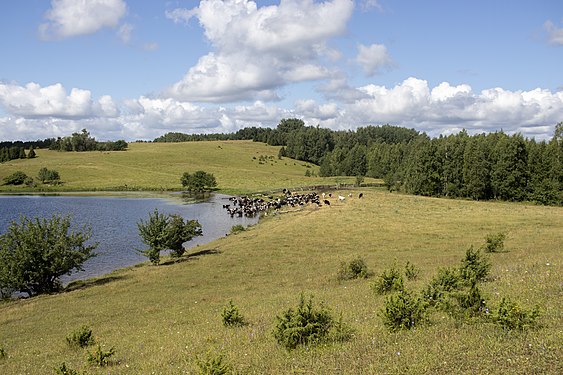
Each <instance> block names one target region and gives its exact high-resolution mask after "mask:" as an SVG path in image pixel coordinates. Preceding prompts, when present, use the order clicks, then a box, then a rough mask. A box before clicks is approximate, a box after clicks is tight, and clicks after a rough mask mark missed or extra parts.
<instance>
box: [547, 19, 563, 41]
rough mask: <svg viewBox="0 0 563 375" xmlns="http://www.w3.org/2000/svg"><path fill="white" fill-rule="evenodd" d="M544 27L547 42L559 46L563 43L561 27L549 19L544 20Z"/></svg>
mask: <svg viewBox="0 0 563 375" xmlns="http://www.w3.org/2000/svg"><path fill="white" fill-rule="evenodd" d="M544 28H545V30H546V31H547V38H548V41H549V43H551V44H555V45H559V46H561V45H563V28H559V27H557V26H555V25H554V24H553V22H551V21H546V22H545V23H544Z"/></svg>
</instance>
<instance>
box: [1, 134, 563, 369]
mask: <svg viewBox="0 0 563 375" xmlns="http://www.w3.org/2000/svg"><path fill="white" fill-rule="evenodd" d="M192 145H195V144H190V145H189V146H192ZM226 145H228V144H226ZM150 146H151V147H155V148H156V147H157V146H155V145H150ZM159 146H160V145H159ZM137 147H138V148H139V149H141V148H142V147H147V146H146V145H138V146H137V145H134V147H133V148H132V150H131V154H134V153H135V152H136V150H137ZM151 147H149V148H148V149H151ZM173 147H180V145H173ZM186 147H188V146H186ZM225 147H228V146H223V148H225ZM264 147H265V146H264ZM265 149H267V147H265ZM217 152H219V151H217ZM262 153H264V151H262ZM248 155H249V154H245V156H241V159H247V158H248ZM96 157H99V158H103V157H105V156H96ZM111 157H112V158H118V155H115V156H113V155H111ZM45 159H47V158H46V157H45ZM45 159H44V160H45ZM149 160H150V159H149ZM172 160H173V158H172V157H170V161H171V162H172ZM241 163H242V162H241ZM280 163H281V164H282V165H283V162H280V161H278V163H277V166H278V167H281V165H280ZM250 165H252V163H250ZM274 166H276V164H275V163H274ZM211 167H212V166H211V165H208V167H207V168H206V169H209V170H210V171H211V172H215V170H212V169H211ZM255 167H256V169H259V167H258V166H255ZM260 167H262V166H260ZM264 167H265V168H266V166H264ZM270 167H272V166H270ZM176 168H177V170H178V171H179V170H183V169H184V168H185V165H179V166H176ZM61 169H62V166H61ZM163 169H164V168H163ZM173 171H174V169H170V171H169V173H171V174H174V173H175V172H173ZM216 171H217V173H218V172H219V171H220V169H217V170H216ZM163 173H164V172H163ZM288 175H291V174H288ZM297 177H298V176H297V175H296V181H298V180H299V179H298V178H297ZM172 180H173V179H172V177H170V181H171V182H170V183H171V184H172ZM240 186H246V185H243V184H242V183H241V185H240ZM270 186H271V185H270ZM245 188H246V187H245ZM359 192H360V191H359V190H358V191H354V192H353V198H347V199H346V201H344V202H336V201H335V200H333V201H332V203H333V204H332V206H331V207H327V206H324V207H321V208H316V207H307V208H305V209H301V210H298V211H295V212H287V213H283V214H279V215H270V216H269V217H267V218H266V219H265V220H263V221H262V222H261V223H260V224H258V225H256V226H254V227H252V228H250V229H249V230H247V231H245V232H243V233H240V234H238V235H231V236H228V237H225V238H222V239H220V240H218V241H215V242H213V243H210V244H208V245H205V246H200V247H198V248H196V249H193V250H192V251H191V253H192V254H196V253H197V254H206V255H199V256H192V257H189V258H187V259H186V261H184V262H180V263H175V264H165V265H161V266H157V267H156V266H149V265H144V266H140V267H134V268H131V269H128V270H121V271H117V272H115V273H113V274H111V275H108V276H107V277H103V278H100V279H98V280H96V281H92V282H90V283H86V284H85V285H84V286H83V287H82V288H78V289H76V290H73V291H69V292H66V293H62V294H59V295H52V296H42V297H37V298H33V299H29V300H20V301H16V302H9V303H4V304H0V327H1V329H0V346H1V347H2V348H4V350H5V353H6V356H5V358H4V359H0V373H2V374H23V373H26V374H50V373H52V369H53V367H55V366H58V365H60V364H61V363H62V362H63V361H64V362H66V364H67V365H69V366H70V367H72V368H75V369H79V370H80V371H81V372H82V371H85V372H86V373H88V374H107V373H112V374H114V373H115V374H151V373H154V374H182V373H197V366H196V361H195V358H196V356H200V357H201V356H204V355H205V353H206V352H208V351H209V352H210V353H213V354H219V353H222V354H223V355H224V358H225V360H226V361H227V362H229V363H230V364H231V365H232V366H233V368H234V370H235V372H236V373H241V374H426V373H433V374H436V373H437V374H561V373H563V365H562V363H563V362H562V358H563V357H562V354H563V350H562V346H561V343H562V342H563V331H562V329H561V327H562V326H563V319H562V318H563V315H562V314H563V298H562V292H563V290H562V285H563V273H562V260H563V256H562V249H563V230H562V223H563V209H562V208H561V207H540V206H531V205H521V204H511V203H496V202H473V201H461V200H448V199H431V198H424V197H416V196H405V195H399V194H390V193H386V192H383V191H378V190H366V189H364V190H363V193H364V198H362V199H361V200H360V199H358V193H359ZM334 193H338V192H333V194H334ZM344 193H348V191H346V192H344ZM204 230H205V228H204ZM499 231H504V232H506V233H507V235H508V237H507V239H506V241H505V247H506V250H507V252H504V253H498V254H491V255H490V259H491V261H492V264H493V267H492V272H491V276H492V278H493V280H492V281H489V282H486V283H484V284H483V285H482V288H483V291H484V292H485V294H486V297H487V303H488V306H489V307H490V308H491V310H493V309H496V308H497V307H498V305H499V302H500V300H501V298H502V297H504V296H509V297H511V299H512V300H513V301H516V302H518V303H519V304H520V305H521V306H523V307H524V308H530V307H532V306H534V305H536V304H537V305H539V306H540V307H541V317H540V327H539V328H537V329H534V330H530V331H528V332H518V331H514V332H508V331H503V330H502V329H501V328H499V327H498V326H496V325H494V324H490V323H479V324H456V322H455V321H454V320H453V319H451V318H450V317H448V316H447V315H446V314H442V313H435V314H433V315H431V321H430V324H428V325H426V326H420V327H418V328H417V329H416V330H414V331H407V332H398V333H390V332H389V331H388V330H387V329H386V328H385V327H384V326H383V323H382V320H381V317H380V316H379V312H380V310H381V308H382V307H383V304H384V301H385V297H384V296H378V295H375V294H374V293H373V292H372V290H371V289H370V283H371V282H373V280H374V278H372V279H368V280H358V281H347V282H341V283H339V282H338V281H337V280H336V272H337V270H338V267H339V264H340V262H341V261H343V260H351V259H352V258H353V257H356V256H361V257H363V258H364V259H365V260H366V262H367V264H368V266H369V267H370V268H371V270H372V271H374V272H375V274H376V275H377V274H380V273H381V272H382V271H383V270H384V269H386V268H388V267H390V266H392V265H393V264H394V263H396V264H397V266H398V267H401V268H402V267H404V264H405V262H406V261H407V260H409V261H410V262H412V263H413V264H415V265H416V267H418V268H419V269H420V275H419V278H418V279H417V280H415V281H406V287H407V288H409V289H411V290H414V291H417V292H418V291H420V290H421V289H422V288H423V287H424V285H426V283H428V281H429V280H430V279H431V278H432V277H433V275H434V274H435V273H436V271H437V269H438V267H442V266H457V265H458V264H459V262H460V260H461V258H462V257H463V255H464V252H465V250H466V249H467V248H468V247H469V246H471V245H474V246H476V247H479V246H480V245H481V244H482V243H483V242H484V237H485V235H487V234H489V233H496V232H499ZM131 251H133V250H131ZM301 292H305V293H307V295H308V294H309V293H311V294H313V295H314V296H315V300H316V301H318V302H320V301H323V302H325V303H326V305H327V306H328V307H329V308H330V309H331V310H332V311H333V313H334V314H335V315H338V314H340V312H342V314H343V318H344V321H346V322H348V323H350V324H351V325H352V327H353V328H355V329H356V334H355V335H354V337H353V338H352V340H350V341H349V342H346V343H343V344H330V345H328V346H322V347H308V348H299V349H297V350H295V351H292V352H288V351H286V350H285V349H283V348H282V347H280V346H279V345H278V344H277V343H276V341H275V340H274V338H273V335H272V331H273V329H274V322H275V317H276V315H278V314H281V312H282V311H283V310H285V309H287V308H289V307H293V306H295V305H296V304H297V301H298V298H299V294H300V293H301ZM229 300H232V301H233V302H234V303H235V304H236V305H237V306H238V307H239V309H240V311H241V313H242V314H243V315H244V316H245V317H246V318H247V320H248V321H249V322H250V325H249V326H247V327H244V328H235V329H232V328H225V327H223V325H222V323H221V311H222V310H223V307H224V306H225V305H226V304H227V303H228V301H229ZM83 324H88V325H90V326H91V328H92V329H93V331H94V334H95V336H96V339H97V340H98V341H99V342H101V343H102V344H103V345H105V348H106V349H108V348H109V347H110V346H114V347H115V350H116V355H115V359H116V360H117V361H118V364H114V365H113V366H111V367H109V368H107V369H97V368H93V367H89V366H88V365H86V362H85V357H86V354H85V352H84V351H82V350H75V349H70V348H69V347H67V345H66V342H65V337H66V336H67V335H68V334H69V333H70V332H72V331H74V330H76V329H77V328H79V327H80V326H81V325H83Z"/></svg>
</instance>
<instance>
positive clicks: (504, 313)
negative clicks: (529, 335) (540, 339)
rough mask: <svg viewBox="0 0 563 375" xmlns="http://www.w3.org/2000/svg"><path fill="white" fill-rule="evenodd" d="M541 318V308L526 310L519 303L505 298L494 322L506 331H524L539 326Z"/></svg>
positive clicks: (494, 317)
mask: <svg viewBox="0 0 563 375" xmlns="http://www.w3.org/2000/svg"><path fill="white" fill-rule="evenodd" d="M539 316H540V311H539V306H535V307H534V308H533V309H532V310H525V309H523V308H521V307H520V306H519V305H518V304H517V303H515V302H512V301H511V300H510V298H508V297H506V298H504V297H503V299H502V300H501V302H500V305H499V308H498V310H497V311H496V313H495V314H494V316H493V320H494V321H495V323H496V324H498V325H500V326H501V327H502V328H504V329H510V330H512V329H518V330H521V331H523V330H525V329H527V328H533V327H535V326H537V320H538V318H539Z"/></svg>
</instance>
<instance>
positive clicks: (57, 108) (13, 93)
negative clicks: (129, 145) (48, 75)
mask: <svg viewBox="0 0 563 375" xmlns="http://www.w3.org/2000/svg"><path fill="white" fill-rule="evenodd" d="M0 106H2V107H3V108H4V109H5V110H6V111H7V112H8V113H10V114H12V115H17V116H22V117H27V118H34V117H63V118H85V117H91V116H100V117H115V116H117V115H118V109H117V106H116V105H115V103H114V102H113V100H112V99H111V97H110V96H103V97H101V98H100V99H99V100H98V101H94V100H92V95H91V93H90V91H88V90H82V89H78V88H73V89H71V91H70V93H67V91H66V89H65V88H64V87H63V85H61V84H60V83H57V84H54V85H50V86H45V87H41V86H40V85H38V84H37V83H33V82H31V83H28V84H27V85H25V86H19V85H15V84H0Z"/></svg>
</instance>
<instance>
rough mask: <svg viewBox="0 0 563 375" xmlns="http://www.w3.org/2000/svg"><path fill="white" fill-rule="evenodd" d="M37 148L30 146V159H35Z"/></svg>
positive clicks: (28, 156)
mask: <svg viewBox="0 0 563 375" xmlns="http://www.w3.org/2000/svg"><path fill="white" fill-rule="evenodd" d="M35 157H36V155H35V150H34V149H33V146H29V152H28V153H27V158H28V159H33V158H35Z"/></svg>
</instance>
